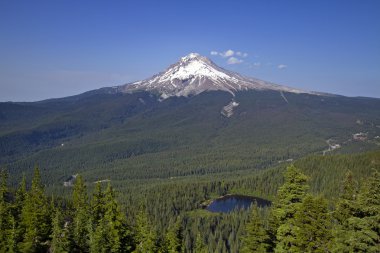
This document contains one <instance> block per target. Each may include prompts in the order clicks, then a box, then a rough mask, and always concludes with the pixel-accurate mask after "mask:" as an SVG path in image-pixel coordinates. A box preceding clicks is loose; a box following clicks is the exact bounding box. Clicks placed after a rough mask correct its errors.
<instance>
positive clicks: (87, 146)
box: [0, 91, 380, 184]
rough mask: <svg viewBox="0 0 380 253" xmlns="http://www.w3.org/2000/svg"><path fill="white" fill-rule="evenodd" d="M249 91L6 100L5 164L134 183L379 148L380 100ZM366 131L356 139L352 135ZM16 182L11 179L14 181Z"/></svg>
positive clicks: (1, 113) (1, 126)
mask: <svg viewBox="0 0 380 253" xmlns="http://www.w3.org/2000/svg"><path fill="white" fill-rule="evenodd" d="M282 94H283V95H284V96H285V97H286V99H287V100H284V98H283V97H282V96H281V94H280V93H279V92H275V91H245V92H238V93H236V95H235V97H234V98H233V99H234V101H236V102H237V103H239V106H237V107H236V108H234V111H233V114H232V115H231V116H230V117H226V116H224V115H223V114H222V113H221V112H222V110H223V108H224V106H226V105H228V104H229V103H230V102H231V99H232V97H231V94H229V93H226V92H220V91H214V92H204V93H201V94H199V95H197V96H193V97H171V98H168V99H165V100H163V101H159V97H157V96H156V95H154V94H150V93H147V92H137V93H133V94H109V93H108V92H107V91H104V92H102V91H97V92H95V91H94V92H89V93H86V94H82V95H79V96H74V97H69V98H62V99H53V100H48V101H41V102H35V103H0V117H1V120H0V164H1V165H3V166H6V167H7V168H8V169H9V171H11V173H12V175H17V176H18V178H17V179H18V180H20V179H21V176H22V173H24V172H25V173H26V175H29V176H30V175H31V173H32V171H33V168H34V166H35V165H36V164H38V165H39V166H40V167H41V168H42V169H43V170H44V175H46V176H47V177H48V178H49V179H50V180H51V181H50V182H49V183H50V184H53V183H54V184H57V183H62V182H63V181H64V180H65V179H66V178H68V177H70V176H71V175H75V174H77V173H81V174H83V175H84V176H85V177H86V178H87V179H88V180H91V181H97V180H102V179H104V178H102V177H106V178H110V179H113V180H120V179H123V180H136V179H149V178H150V179H152V178H170V177H178V176H189V175H194V174H198V175H199V174H213V173H220V172H236V171H238V170H241V171H242V170H254V169H263V168H268V167H270V166H274V165H276V164H278V163H279V162H283V161H286V160H288V159H293V160H294V159H298V158H300V157H303V156H305V155H308V154H312V153H314V154H322V153H326V154H328V153H331V152H342V153H344V152H349V153H355V152H359V151H360V152H363V151H366V150H373V149H377V148H378V146H379V145H380V139H379V138H378V137H377V136H379V135H380V118H379V115H378V111H379V110H378V108H380V100H379V99H371V98H347V97H340V96H317V95H311V94H293V93H287V92H284V93H282ZM358 133H362V134H363V136H361V137H359V138H356V137H355V138H356V139H355V138H354V135H355V134H358ZM12 180H13V179H12Z"/></svg>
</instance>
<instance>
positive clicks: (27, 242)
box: [20, 168, 51, 252]
mask: <svg viewBox="0 0 380 253" xmlns="http://www.w3.org/2000/svg"><path fill="white" fill-rule="evenodd" d="M21 226H22V228H24V229H25V232H24V235H23V240H22V242H21V243H20V250H21V251H22V252H40V251H45V250H46V248H47V243H46V242H47V241H48V240H49V237H50V234H51V213H50V210H49V204H48V200H47V197H46V195H45V193H44V187H43V185H42V183H41V176H40V171H39V169H38V168H35V170H34V176H33V180H32V186H31V189H30V191H29V192H28V194H27V195H26V199H25V204H24V206H23V208H22V211H21Z"/></svg>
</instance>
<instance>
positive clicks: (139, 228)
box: [134, 206, 157, 253]
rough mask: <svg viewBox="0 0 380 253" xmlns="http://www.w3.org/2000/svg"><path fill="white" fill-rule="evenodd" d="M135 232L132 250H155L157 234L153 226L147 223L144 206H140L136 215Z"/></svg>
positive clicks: (138, 252) (140, 251) (143, 251)
mask: <svg viewBox="0 0 380 253" xmlns="http://www.w3.org/2000/svg"><path fill="white" fill-rule="evenodd" d="M135 234H136V235H135V241H136V249H135V251H134V252H137V253H145V252H156V250H157V247H156V240H157V235H156V232H155V230H154V228H153V227H152V226H151V225H150V223H149V219H148V215H147V213H146V211H145V207H144V206H142V207H141V208H140V212H139V213H138V214H137V216H136V232H135Z"/></svg>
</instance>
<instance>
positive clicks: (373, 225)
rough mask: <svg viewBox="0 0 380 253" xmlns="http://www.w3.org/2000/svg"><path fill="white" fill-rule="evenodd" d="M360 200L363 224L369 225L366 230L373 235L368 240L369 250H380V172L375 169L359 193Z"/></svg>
mask: <svg viewBox="0 0 380 253" xmlns="http://www.w3.org/2000/svg"><path fill="white" fill-rule="evenodd" d="M358 201H359V205H360V211H361V217H362V218H363V220H364V222H363V224H366V225H367V226H366V227H365V228H364V230H366V231H368V232H367V234H368V235H371V236H370V238H371V239H369V238H368V239H367V240H368V241H367V242H368V248H367V250H368V252H375V251H376V250H378V251H380V172H379V171H377V170H375V171H374V172H373V173H372V175H371V176H370V177H369V178H368V180H366V183H365V184H364V186H363V188H362V190H361V191H360V193H359V196H358Z"/></svg>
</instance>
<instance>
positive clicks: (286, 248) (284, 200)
mask: <svg viewBox="0 0 380 253" xmlns="http://www.w3.org/2000/svg"><path fill="white" fill-rule="evenodd" d="M284 176H285V182H284V184H283V185H282V186H281V187H280V188H279V190H278V192H277V197H276V201H275V203H274V209H273V215H274V218H275V223H276V225H277V226H278V227H277V234H276V238H277V244H276V248H275V251H276V252H296V251H295V249H294V245H295V243H296V235H295V224H294V216H295V214H296V212H297V210H298V209H299V207H300V205H301V203H302V201H303V199H304V198H305V196H306V191H307V190H308V185H307V184H306V182H307V177H306V176H305V175H304V174H303V173H302V172H301V171H300V170H298V169H297V168H296V167H294V165H291V166H289V167H288V168H287V170H286V172H285V174H284Z"/></svg>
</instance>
